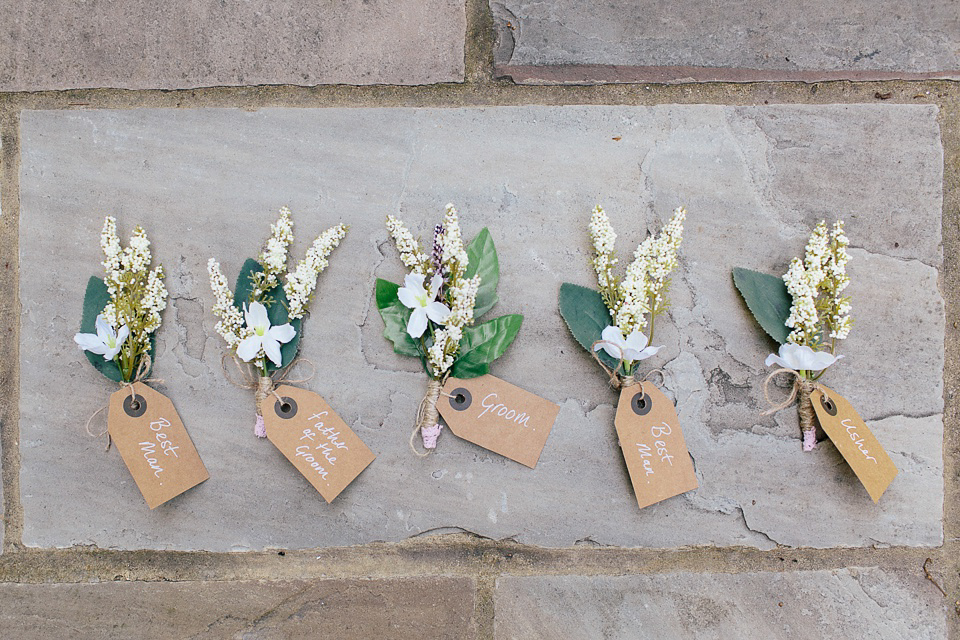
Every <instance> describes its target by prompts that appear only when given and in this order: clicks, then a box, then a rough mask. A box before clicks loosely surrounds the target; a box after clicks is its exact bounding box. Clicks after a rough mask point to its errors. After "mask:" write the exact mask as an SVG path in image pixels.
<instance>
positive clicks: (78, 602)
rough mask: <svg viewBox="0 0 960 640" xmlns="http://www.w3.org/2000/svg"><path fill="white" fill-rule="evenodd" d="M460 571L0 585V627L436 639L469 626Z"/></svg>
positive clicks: (40, 632) (35, 633)
mask: <svg viewBox="0 0 960 640" xmlns="http://www.w3.org/2000/svg"><path fill="white" fill-rule="evenodd" d="M474 591H475V587H474V583H473V580H472V579H470V578H448V577H438V578H433V577H431V578H402V579H391V580H318V581H314V582H305V581H273V582H268V581H249V582H159V583H150V582H146V583H145V582H134V583H127V582H113V583H101V584H9V583H8V584H3V585H0V633H2V634H3V637H5V638H17V639H18V640H40V639H43V640H46V639H48V638H76V639H78V640H79V639H85V638H91V639H92V638H97V639H98V640H99V639H101V638H103V639H107V638H117V639H121V638H122V639H124V640H125V639H127V638H138V639H142V640H152V639H154V638H156V639H157V640H166V639H167V638H204V639H207V638H209V639H211V640H213V639H214V638H225V639H226V638H230V639H235V638H245V639H248V640H252V639H254V638H255V639H256V640H274V639H278V640H279V639H283V640H287V639H290V640H296V639H304V640H306V639H308V638H329V637H336V638H351V639H356V640H366V639H367V638H411V639H413V638H444V639H451V640H454V639H456V640H460V639H461V638H471V637H473V635H474V633H475V622H474V613H473V609H474Z"/></svg>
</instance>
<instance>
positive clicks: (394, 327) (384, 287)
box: [376, 278, 422, 359]
mask: <svg viewBox="0 0 960 640" xmlns="http://www.w3.org/2000/svg"><path fill="white" fill-rule="evenodd" d="M399 288H400V285H398V284H394V283H392V282H390V281H389V280H383V279H382V278H377V283H376V298H377V309H379V311H380V317H381V318H383V325H384V327H383V337H385V338H386V339H387V340H389V341H390V342H392V343H393V350H394V351H396V352H397V353H399V354H400V355H404V356H413V357H416V358H421V359H422V356H421V354H420V348H419V346H418V343H417V342H416V341H415V340H414V339H413V338H411V337H410V334H409V333H407V322H408V321H409V320H410V313H411V310H410V309H408V308H407V307H405V306H403V304H401V303H400V299H399V298H398V297H397V290H398V289H399ZM391 292H392V293H391ZM391 295H392V297H391Z"/></svg>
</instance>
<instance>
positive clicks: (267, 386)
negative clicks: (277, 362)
mask: <svg viewBox="0 0 960 640" xmlns="http://www.w3.org/2000/svg"><path fill="white" fill-rule="evenodd" d="M228 357H230V358H232V359H233V363H234V364H235V365H236V366H237V371H238V372H239V373H240V377H241V378H243V382H237V381H236V380H234V379H233V378H232V377H231V375H230V373H229V372H228V369H227V366H226V364H225V363H226V359H227V358H228ZM240 362H241V361H240V359H239V358H238V357H237V354H235V353H225V354H223V356H222V357H221V358H220V368H221V369H223V376H224V377H225V378H226V379H227V382H229V383H230V384H232V385H233V386H235V387H239V388H241V389H256V393H255V394H254V404H255V406H256V409H257V422H256V425H254V427H253V433H254V435H256V436H257V437H258V438H266V437H267V427H266V424H265V423H264V421H263V403H264V401H266V399H267V398H269V397H270V396H271V395H272V396H273V397H274V398H276V399H277V402H283V400H282V399H281V398H280V395H279V394H278V393H277V391H276V385H277V384H278V383H280V382H286V383H287V384H298V383H301V382H307V381H309V380H312V379H313V377H314V376H315V375H316V373H317V367H316V365H315V364H313V362H311V361H310V360H307V359H306V358H297V359H296V360H294V361H293V362H291V363H290V364H289V365H287V367H286V368H285V369H284V370H283V373H281V374H280V375H279V376H278V377H277V378H276V380H274V379H273V378H272V377H271V376H263V375H261V376H255V375H253V373H252V372H251V369H252V365H250V364H249V363H244V364H246V365H247V366H246V368H244V366H243V365H242V364H240ZM301 362H305V363H307V364H309V365H310V367H311V371H310V375H308V376H306V377H305V378H299V379H297V380H287V376H288V375H290V372H291V371H292V370H293V368H294V367H295V366H296V365H298V364H300V363H301Z"/></svg>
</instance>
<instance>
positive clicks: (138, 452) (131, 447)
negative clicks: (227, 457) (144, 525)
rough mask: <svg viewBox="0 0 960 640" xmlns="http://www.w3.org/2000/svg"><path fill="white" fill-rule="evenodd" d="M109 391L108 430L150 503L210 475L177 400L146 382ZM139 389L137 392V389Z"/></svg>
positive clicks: (160, 502)
mask: <svg viewBox="0 0 960 640" xmlns="http://www.w3.org/2000/svg"><path fill="white" fill-rule="evenodd" d="M132 388H133V392H134V393H133V394H131V393H130V388H123V389H121V390H119V391H115V392H114V393H113V395H111V396H110V405H109V410H108V413H107V430H108V431H109V433H110V438H111V439H112V440H113V442H114V444H116V445H117V451H119V452H120V457H121V458H123V462H124V464H126V465H127V469H129V470H130V475H132V476H133V479H134V481H135V482H136V483H137V488H139V489H140V493H142V494H143V499H144V500H146V501H147V506H149V507H150V508H151V509H153V508H154V507H157V506H159V505H161V504H163V503H164V502H166V501H167V500H170V499H171V498H175V497H176V496H178V495H180V494H181V493H183V492H184V491H186V490H187V489H190V488H192V487H195V486H197V485H198V484H200V483H201V482H203V481H204V480H206V479H207V478H209V477H210V474H209V473H207V469H206V467H204V466H203V461H202V460H200V454H199V453H197V450H196V448H195V447H194V446H193V441H192V440H190V435H189V434H188V433H187V430H186V429H185V428H184V426H183V422H181V421H180V416H179V415H177V410H176V409H175V408H174V407H173V403H172V402H170V399H169V398H167V397H166V396H165V395H163V394H162V393H160V392H159V391H156V390H154V389H151V388H150V387H148V386H147V385H145V384H143V383H142V382H134V383H133V386H132ZM134 394H135V395H134Z"/></svg>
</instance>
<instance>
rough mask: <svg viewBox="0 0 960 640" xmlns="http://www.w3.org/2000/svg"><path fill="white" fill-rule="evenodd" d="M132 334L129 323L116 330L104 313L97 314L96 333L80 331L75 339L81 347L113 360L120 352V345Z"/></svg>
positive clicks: (105, 358)
mask: <svg viewBox="0 0 960 640" xmlns="http://www.w3.org/2000/svg"><path fill="white" fill-rule="evenodd" d="M129 335H130V329H129V328H128V327H127V325H123V326H122V327H120V330H119V331H114V330H113V327H111V326H110V325H109V323H107V320H106V318H104V317H103V315H99V316H97V332H96V333H78V334H77V335H75V336H73V341H74V342H76V343H77V344H78V345H80V348H81V349H83V350H85V351H89V352H91V353H96V354H99V355H102V356H103V359H104V360H113V359H114V358H116V357H117V354H118V353H120V347H122V346H123V343H124V342H125V341H126V339H127V337H129Z"/></svg>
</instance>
